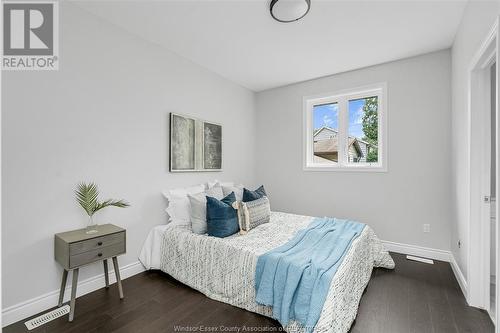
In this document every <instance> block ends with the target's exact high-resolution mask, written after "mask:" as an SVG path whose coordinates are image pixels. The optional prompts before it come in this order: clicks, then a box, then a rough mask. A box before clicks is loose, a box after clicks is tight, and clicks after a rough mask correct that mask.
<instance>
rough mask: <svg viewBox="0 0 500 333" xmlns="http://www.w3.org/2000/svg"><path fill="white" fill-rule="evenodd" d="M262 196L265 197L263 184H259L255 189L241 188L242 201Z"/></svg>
mask: <svg viewBox="0 0 500 333" xmlns="http://www.w3.org/2000/svg"><path fill="white" fill-rule="evenodd" d="M262 197H267V194H266V190H265V189H264V185H261V186H260V187H259V188H258V189H256V190H255V191H250V190H247V189H246V188H244V189H243V202H249V201H254V200H257V199H260V198H262Z"/></svg>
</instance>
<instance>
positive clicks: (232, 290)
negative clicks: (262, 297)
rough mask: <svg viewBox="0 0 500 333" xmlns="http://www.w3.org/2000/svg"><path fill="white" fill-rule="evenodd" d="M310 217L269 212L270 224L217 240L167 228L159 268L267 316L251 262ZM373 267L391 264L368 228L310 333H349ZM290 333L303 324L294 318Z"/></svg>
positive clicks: (342, 267) (348, 257)
mask: <svg viewBox="0 0 500 333" xmlns="http://www.w3.org/2000/svg"><path fill="white" fill-rule="evenodd" d="M312 219H313V217H310V216H301V215H293V214H286V213H278V212H272V213H271V222H270V223H266V224H263V225H260V226H259V227H257V228H255V229H252V230H250V232H249V233H248V234H246V235H233V236H231V237H227V238H215V237H209V236H205V235H197V234H194V233H192V232H191V231H190V230H187V229H185V228H182V227H173V228H168V229H166V230H165V232H164V234H163V242H162V250H161V254H162V256H161V270H162V271H164V272H166V273H168V274H170V275H171V276H172V277H173V278H175V279H177V280H178V281H180V282H182V283H184V284H186V285H188V286H190V287H192V288H194V289H196V290H198V291H200V292H202V293H203V294H205V295H206V296H208V297H210V298H212V299H215V300H217V301H221V302H224V303H228V304H231V305H234V306H237V307H240V308H243V309H246V310H249V311H252V312H256V313H259V314H262V315H265V316H268V317H271V316H272V309H271V308H270V307H267V306H262V305H259V304H257V303H256V302H255V289H254V281H255V266H256V263H257V258H258V256H259V255H261V254H263V253H265V252H267V251H269V250H271V249H274V248H276V247H278V246H280V245H282V244H284V243H286V242H287V241H288V240H290V239H291V238H292V237H293V236H294V235H295V233H296V232H297V231H298V230H301V229H304V228H306V227H307V226H308V225H309V223H310V222H311V220H312ZM373 267H384V268H394V261H393V260H392V258H391V257H390V255H389V254H388V253H387V251H385V250H384V248H383V246H382V243H381V242H380V240H379V239H378V238H377V236H376V235H375V233H374V232H373V230H372V229H371V228H370V227H368V226H366V227H365V228H364V230H363V232H362V233H361V235H360V236H359V237H358V238H357V239H356V240H354V242H353V243H352V245H351V248H350V249H349V251H348V253H347V255H346V256H345V258H344V261H343V263H342V264H341V265H340V267H339V269H338V270H337V273H336V275H335V276H334V278H333V280H332V282H331V286H330V290H329V292H328V296H327V299H326V301H325V304H324V306H323V310H322V312H321V317H320V319H319V321H318V323H317V324H316V326H315V328H314V332H342V333H343V332H347V331H349V328H350V327H351V324H352V322H353V320H354V319H355V317H356V313H357V310H358V305H359V301H360V299H361V295H362V293H363V290H364V289H365V287H366V285H367V284H368V281H369V279H370V276H371V272H372V269H373ZM285 330H286V331H288V332H290V331H293V332H296V331H302V330H303V328H302V327H301V326H300V325H299V324H298V323H297V322H292V323H291V324H290V325H288V326H287V327H285Z"/></svg>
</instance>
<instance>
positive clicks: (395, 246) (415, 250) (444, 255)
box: [382, 241, 468, 300]
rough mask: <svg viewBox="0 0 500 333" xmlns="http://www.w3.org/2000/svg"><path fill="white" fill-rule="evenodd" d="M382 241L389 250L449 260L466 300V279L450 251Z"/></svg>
mask: <svg viewBox="0 0 500 333" xmlns="http://www.w3.org/2000/svg"><path fill="white" fill-rule="evenodd" d="M382 243H384V246H385V248H386V250H388V251H391V252H397V253H402V254H409V255H413V256H418V257H423V258H429V259H434V260H441V261H446V262H449V263H450V266H451V269H452V270H453V274H455V278H456V279H457V281H458V284H459V286H460V289H462V293H463V294H464V297H465V299H466V300H467V290H468V289H467V280H466V279H465V276H464V275H463V273H462V271H461V270H460V267H459V266H458V264H457V262H456V260H455V257H454V256H453V254H452V253H451V252H450V251H446V250H439V249H433V248H429V247H423V246H417V245H409V244H402V243H395V242H389V241H382Z"/></svg>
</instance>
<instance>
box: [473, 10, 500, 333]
mask: <svg viewBox="0 0 500 333" xmlns="http://www.w3.org/2000/svg"><path fill="white" fill-rule="evenodd" d="M499 36H500V32H499V18H497V20H496V21H495V23H494V25H493V27H492V28H491V30H490V31H489V33H488V35H487V37H486V39H485V40H484V42H483V43H482V44H481V46H480V48H479V50H478V51H477V52H476V54H475V56H474V58H473V59H472V62H471V65H470V67H469V70H468V75H469V77H468V114H467V117H468V119H467V123H468V133H467V134H468V146H467V155H468V159H467V169H468V172H467V181H466V183H467V187H468V188H467V196H468V203H469V205H468V206H467V208H468V212H467V213H468V214H467V215H468V223H467V229H468V230H467V231H468V232H467V235H468V242H467V244H466V246H467V253H468V256H467V263H468V265H467V267H468V269H467V289H468V290H467V295H466V298H467V302H468V303H469V305H471V306H475V307H479V308H483V309H486V310H487V311H488V312H489V310H490V237H491V235H490V204H488V205H487V204H485V202H484V197H485V196H489V193H490V188H489V186H490V185H489V184H490V173H489V172H488V170H490V167H491V160H490V157H491V138H490V133H491V123H490V121H491V119H490V118H491V87H490V85H491V76H490V73H491V72H490V67H491V65H492V64H493V63H495V62H496V64H497V66H496V96H497V97H496V103H495V114H496V125H495V129H496V133H497V135H496V154H495V155H496V170H495V173H496V175H497V176H496V184H495V187H496V189H497V193H498V188H499V179H498V178H499V177H498V171H499V165H498V163H499V158H498V157H499V135H498V132H499V131H498V128H499V126H498V123H499V118H498V96H499V86H498V77H499V68H500V62H499V52H498V50H499ZM498 206H499V200H497V201H495V209H496V212H498V208H499V207H498ZM496 216H498V213H497V214H496ZM495 224H496V235H495V239H496V254H497V255H496V272H495V275H496V291H495V295H496V296H495V301H496V307H495V308H496V310H495V312H496V313H495V318H499V314H500V311H499V308H500V307H499V306H498V299H499V288H498V286H499V281H500V279H499V278H500V277H499V274H498V271H499V269H498V268H499V263H500V261H499V255H498V249H499V244H498V243H499V235H500V232H499V230H498V218H496V222H495ZM499 326H500V325H498V326H497V325H496V328H495V331H496V332H497V333H500V327H499Z"/></svg>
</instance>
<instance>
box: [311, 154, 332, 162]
mask: <svg viewBox="0 0 500 333" xmlns="http://www.w3.org/2000/svg"><path fill="white" fill-rule="evenodd" d="M313 162H314V163H330V164H331V163H337V162H335V161H332V160H329V159H327V158H324V157H321V156H318V155H314V156H313Z"/></svg>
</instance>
